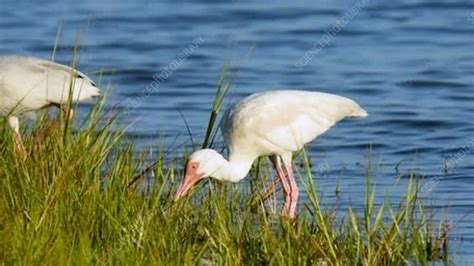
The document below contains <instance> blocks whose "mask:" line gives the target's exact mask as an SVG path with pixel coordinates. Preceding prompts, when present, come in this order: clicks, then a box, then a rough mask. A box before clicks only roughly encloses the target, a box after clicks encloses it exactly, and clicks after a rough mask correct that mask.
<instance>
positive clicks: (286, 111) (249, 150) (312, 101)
mask: <svg viewBox="0 0 474 266" xmlns="http://www.w3.org/2000/svg"><path fill="white" fill-rule="evenodd" d="M364 116H367V112H366V111H365V110H364V109H362V108H361V107H360V106H359V105H358V104H357V103H356V102H354V101H353V100H351V99H348V98H345V97H342V96H338V95H334V94H329V93H321V92H310V91H296V90H277V91H267V92H262V93H257V94H253V95H250V96H248V97H246V98H244V99H243V100H241V101H239V102H237V103H235V104H234V105H233V106H231V107H230V108H229V109H228V110H227V111H226V112H225V114H224V116H223V118H222V119H223V120H222V128H221V129H222V135H223V136H224V140H225V142H226V143H227V145H228V146H229V160H226V159H225V158H224V157H223V156H222V155H221V154H219V153H218V152H217V151H215V150H212V149H202V150H198V151H196V152H194V153H193V154H192V155H191V157H190V159H189V161H188V163H187V165H186V174H185V177H184V180H183V181H182V183H181V184H180V186H179V188H178V190H177V192H176V196H175V199H176V200H177V199H179V198H180V197H182V196H183V195H185V194H186V193H187V192H188V191H189V190H190V189H191V188H192V187H193V186H194V185H195V184H196V183H198V182H199V181H200V180H202V179H204V178H206V177H213V178H215V179H219V180H224V181H231V182H238V181H240V180H242V179H243V178H244V177H245V176H246V175H247V173H248V172H249V170H250V168H251V166H252V163H253V161H254V160H255V159H257V158H258V157H259V156H264V155H265V156H269V158H270V160H271V162H272V163H273V166H274V167H275V169H276V171H277V174H278V177H279V178H280V181H281V184H282V185H283V190H284V195H285V205H284V207H283V210H282V215H283V216H287V217H289V218H294V217H295V213H296V206H297V201H298V186H297V183H296V180H295V177H294V174H293V170H292V163H291V160H292V153H293V152H295V151H297V150H299V149H301V148H303V146H304V145H305V144H306V143H308V142H310V141H312V140H314V139H315V138H316V137H317V136H319V135H321V134H322V133H324V132H325V131H326V130H328V129H329V128H330V127H331V126H333V125H334V124H335V123H336V122H338V121H340V120H342V119H344V118H346V117H364ZM282 166H283V167H284V168H285V170H286V174H287V176H288V179H287V178H286V176H285V172H284V170H283V167H282Z"/></svg>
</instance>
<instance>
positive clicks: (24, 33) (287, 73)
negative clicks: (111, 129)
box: [0, 0, 474, 264]
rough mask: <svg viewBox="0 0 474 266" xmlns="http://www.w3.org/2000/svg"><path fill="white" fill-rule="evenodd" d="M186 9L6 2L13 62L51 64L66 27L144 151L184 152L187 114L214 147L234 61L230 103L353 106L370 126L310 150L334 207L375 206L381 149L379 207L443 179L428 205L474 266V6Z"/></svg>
mask: <svg viewBox="0 0 474 266" xmlns="http://www.w3.org/2000/svg"><path fill="white" fill-rule="evenodd" d="M175 2H176V1H173V2H171V1H167V2H165V3H155V2H154V1H146V0H145V1H92V0H86V1H80V2H77V1H72V0H65V1H61V2H55V1H44V2H41V4H40V3H39V2H38V3H35V4H32V3H30V2H28V1H11V0H0V53H1V54H23V55H31V56H38V57H44V58H50V57H51V52H52V47H53V44H54V41H55V38H56V35H57V33H58V30H59V29H60V28H61V32H62V34H61V36H60V39H59V40H60V48H59V50H58V51H57V56H56V59H57V60H58V61H60V62H63V63H68V62H69V60H70V57H71V49H70V47H72V46H74V45H75V44H77V43H78V44H80V47H81V50H80V58H79V69H81V70H83V71H86V72H92V71H96V70H98V69H100V68H105V69H106V70H107V75H105V77H104V80H103V81H102V84H106V83H108V82H111V83H112V87H113V91H112V99H111V103H110V108H115V109H117V110H120V112H121V113H122V115H121V117H120V119H121V122H123V123H124V124H130V123H133V125H134V126H133V127H132V128H131V129H130V130H129V134H130V136H131V137H134V138H136V139H137V141H138V143H139V145H138V150H140V149H144V148H145V147H150V146H153V147H156V146H158V145H160V143H161V140H162V138H164V140H165V143H166V145H168V147H173V148H175V149H176V150H179V149H180V148H182V147H180V146H179V145H178V144H181V143H185V142H186V141H188V140H189V138H188V136H187V135H188V134H187V131H186V128H185V126H184V122H183V119H182V117H181V114H180V112H181V113H182V115H183V116H184V117H185V118H186V121H187V123H188V124H189V127H190V129H191V131H192V133H193V135H194V136H195V140H197V141H199V140H200V138H202V135H203V133H204V129H205V127H206V125H207V118H208V111H209V108H210V106H211V102H212V98H213V94H214V92H215V88H216V84H217V80H218V78H219V73H220V69H221V67H222V65H223V63H224V61H225V59H226V58H228V59H230V62H231V64H232V65H233V66H240V73H239V76H238V79H237V83H236V87H235V89H234V90H233V93H232V96H231V99H230V101H229V102H232V101H235V100H237V99H239V98H241V97H244V96H246V95H248V94H250V93H254V92H258V91H262V90H267V89H272V88H292V89H307V90H318V91H326V92H331V93H336V94H341V95H345V96H348V97H351V98H353V99H355V100H356V101H358V102H359V103H360V104H361V105H362V106H363V107H364V108H365V109H367V110H368V112H369V113H370V116H369V117H367V118H366V119H363V120H350V121H344V122H342V123H340V124H338V125H337V126H335V127H334V128H333V129H331V130H330V131H329V132H327V133H326V134H325V135H323V136H321V137H320V138H319V139H318V140H317V141H315V142H314V143H312V145H310V152H311V157H312V160H313V163H314V164H315V167H314V169H315V171H316V172H317V175H318V179H317V181H316V182H317V185H318V186H319V190H320V191H321V193H322V194H323V196H324V200H323V201H324V202H326V203H327V204H329V205H331V204H332V203H334V201H335V200H336V199H337V200H339V202H341V203H342V204H346V206H347V204H349V203H350V204H352V205H353V206H355V207H362V204H363V194H364V193H363V192H364V185H365V179H364V176H365V169H366V166H367V161H368V155H369V152H368V146H369V145H371V147H372V151H371V152H370V154H371V157H372V163H373V165H374V172H375V174H376V175H375V176H376V179H375V181H376V184H377V190H378V191H379V193H378V199H379V200H380V201H381V200H383V199H384V197H385V195H386V194H387V193H391V194H390V195H391V199H392V201H393V202H396V200H397V199H398V198H399V197H400V196H401V195H402V193H403V190H404V189H403V188H405V187H406V184H407V178H406V177H407V175H409V174H410V173H412V172H413V171H415V172H416V173H417V174H418V175H420V176H424V177H425V178H427V179H428V180H432V182H431V183H429V184H430V185H429V186H427V187H425V190H424V192H423V197H424V198H426V199H428V201H429V202H430V203H432V204H433V205H434V207H435V208H434V209H435V210H436V211H437V212H438V214H440V215H438V216H440V217H441V216H445V217H447V218H448V219H449V220H450V221H451V222H452V225H453V233H452V235H451V240H452V241H451V244H452V248H453V249H452V251H453V252H454V253H455V259H454V261H456V262H458V263H459V264H468V262H474V255H473V254H471V250H472V249H473V248H474V214H472V213H471V212H472V211H474V176H473V175H474V156H473V149H474V134H473V133H474V121H473V118H474V117H473V113H474V84H473V77H474V3H473V2H472V1H393V2H392V1H376V0H372V1H365V2H363V1H326V0H323V1H320V2H319V3H310V2H309V1H308V2H303V3H285V2H283V1H268V2H261V3H259V4H254V3H247V2H240V1H234V2H232V3H228V4H218V3H207V2H206V1H199V2H195V3H186V4H182V5H177V4H176V3H175ZM351 8H352V9H351ZM351 10H352V13H351ZM338 21H340V23H339V24H337V22H338ZM336 25H338V26H336ZM335 29H337V32H336V30H335ZM193 41H194V43H193ZM180 55H181V57H180V58H177V57H179V56H180ZM183 55H184V57H183ZM305 55H306V56H305ZM160 74H163V75H164V76H166V78H165V79H162V80H161V82H160V84H158V85H156V86H155V87H154V89H153V90H152V91H150V90H147V88H150V87H149V86H150V83H151V82H153V80H154V79H153V76H154V75H158V76H159V75H160ZM93 77H94V78H95V79H98V76H93ZM155 77H157V76H155ZM150 92H151V93H150ZM83 109H84V111H86V109H87V106H84V107H83ZM175 138H176V140H175ZM185 145H189V142H187V143H185ZM444 165H446V167H444V168H447V173H446V171H445V170H444V169H443V166H444ZM337 185H339V189H340V191H341V192H340V195H339V197H338V198H337V197H336V195H335V193H334V190H335V188H336V186H337ZM303 201H304V197H303Z"/></svg>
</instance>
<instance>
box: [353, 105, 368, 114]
mask: <svg viewBox="0 0 474 266" xmlns="http://www.w3.org/2000/svg"><path fill="white" fill-rule="evenodd" d="M356 105H357V108H355V110H354V111H352V113H351V114H350V115H349V116H350V117H366V116H368V115H369V114H368V113H367V111H365V110H364V109H362V107H360V106H359V105H358V104H356Z"/></svg>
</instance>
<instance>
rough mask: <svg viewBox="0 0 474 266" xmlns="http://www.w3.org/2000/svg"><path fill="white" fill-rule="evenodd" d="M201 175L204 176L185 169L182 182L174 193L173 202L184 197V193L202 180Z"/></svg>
mask: <svg viewBox="0 0 474 266" xmlns="http://www.w3.org/2000/svg"><path fill="white" fill-rule="evenodd" d="M188 168H190V167H188ZM203 175H204V174H198V173H197V172H196V171H195V170H194V169H187V171H186V175H185V177H184V180H183V181H182V182H181V184H180V185H179V187H178V190H177V191H176V195H175V197H174V200H175V201H176V200H178V199H179V198H181V197H182V196H184V195H186V193H187V192H188V191H189V190H190V189H191V188H192V187H193V186H194V185H196V184H197V183H198V182H199V181H200V180H201V179H202V177H203Z"/></svg>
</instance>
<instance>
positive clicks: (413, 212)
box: [0, 79, 448, 265]
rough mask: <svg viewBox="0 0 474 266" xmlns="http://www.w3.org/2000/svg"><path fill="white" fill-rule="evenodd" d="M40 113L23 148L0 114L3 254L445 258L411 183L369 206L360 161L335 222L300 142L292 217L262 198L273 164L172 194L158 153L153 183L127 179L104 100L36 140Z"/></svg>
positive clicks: (119, 259) (330, 260)
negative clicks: (360, 190) (357, 203)
mask: <svg viewBox="0 0 474 266" xmlns="http://www.w3.org/2000/svg"><path fill="white" fill-rule="evenodd" d="M222 80H224V79H222ZM231 81H232V79H231ZM227 91H228V89H225V90H221V92H226V93H227ZM218 95H219V93H218ZM216 98H217V99H218V100H219V101H221V102H220V103H219V105H217V106H214V107H213V110H216V112H215V113H214V114H211V115H210V121H211V122H210V125H211V130H209V131H208V136H214V135H215V134H214V133H213V132H215V128H214V127H215V125H214V122H215V121H216V119H215V117H217V114H218V112H219V110H220V106H221V105H222V100H223V98H218V97H216ZM49 121H50V120H49V119H48V118H47V116H42V117H41V118H40V119H39V120H38V121H37V122H36V123H34V124H33V125H31V126H30V127H29V129H28V130H26V132H24V142H25V147H26V153H27V154H28V156H22V155H21V154H19V153H18V151H17V150H16V147H15V144H14V141H13V139H12V133H11V130H10V129H9V128H8V126H7V125H5V123H1V124H0V213H1V216H0V261H1V262H2V264H7V265H10V264H50V265H52V264H54V265H64V264H101V265H102V264H123V265H129V264H130V265H147V264H153V265H182V264H185V265H195V264H226V265H227V264H229V265H243V264H273V265H279V264H284V265H288V264H289V265H295V264H296V265H300V264H311V265H318V264H320V265H392V264H393V265H399V264H409V263H416V264H423V265H426V264H427V263H428V262H429V261H433V260H439V259H441V258H443V259H446V258H447V255H448V254H447V253H446V251H447V237H446V236H447V233H446V232H445V231H443V230H439V229H438V228H432V227H431V223H430V221H429V217H427V215H426V214H425V209H424V207H423V205H422V202H421V201H420V200H419V198H418V184H417V183H416V182H415V181H413V180H412V181H410V183H409V185H408V187H407V190H406V196H405V198H404V199H403V200H402V201H401V202H399V203H398V204H395V205H394V204H393V203H392V202H390V200H389V198H388V197H387V200H386V201H385V202H384V203H383V204H382V205H380V206H378V207H376V206H375V204H374V194H375V190H376V188H375V187H373V183H372V179H373V177H372V173H371V171H370V169H371V167H370V164H369V165H368V167H367V169H368V172H367V175H366V177H365V179H366V184H367V187H366V195H365V197H366V200H365V206H364V211H363V212H362V213H357V212H356V211H355V210H354V209H352V208H350V207H349V210H348V211H347V213H345V215H344V219H342V220H341V219H338V218H336V215H335V213H334V211H333V210H332V208H330V207H331V206H321V204H320V202H319V197H318V194H317V190H316V188H315V186H316V184H315V182H314V177H313V176H312V172H311V169H310V168H311V167H310V161H309V159H308V158H307V157H306V154H305V153H304V152H302V153H301V156H302V159H303V161H304V162H305V163H304V167H303V168H300V171H299V176H300V181H302V182H303V183H304V184H305V185H306V193H307V198H308V200H307V202H306V204H305V206H303V207H302V208H301V211H300V213H299V217H298V219H297V220H288V219H285V218H280V217H279V215H276V214H273V213H272V212H271V211H269V207H268V206H267V205H266V204H265V203H264V200H263V199H262V198H261V197H260V192H261V191H262V190H263V187H264V184H265V181H266V180H267V179H268V177H269V176H270V174H271V173H270V172H269V171H268V167H264V166H265V165H264V163H263V161H258V162H256V163H255V167H254V168H253V170H252V172H251V173H250V177H249V181H248V183H246V184H242V185H234V184H224V183H220V182H215V181H208V182H207V183H204V184H203V185H200V186H199V187H198V188H197V189H196V191H195V192H196V193H194V196H192V197H186V198H184V199H183V200H180V201H177V202H174V201H173V199H172V195H173V192H174V191H175V190H176V185H177V183H178V181H179V180H178V179H180V178H181V177H180V175H179V172H180V171H179V169H181V168H182V165H183V163H184V161H183V162H177V163H170V164H166V163H164V162H165V161H166V160H164V153H163V152H162V151H159V152H158V159H157V163H156V164H155V166H154V168H155V169H154V170H155V178H154V179H153V182H149V181H147V180H146V179H139V180H136V179H135V178H134V177H135V176H136V175H137V173H139V172H140V170H141V169H142V166H143V163H144V162H143V160H140V159H137V158H136V155H135V153H134V145H133V141H132V140H129V139H127V137H126V135H125V131H124V130H118V129H117V128H118V126H117V123H116V121H115V119H114V115H110V114H107V113H106V112H105V111H104V101H99V102H97V103H96V104H95V105H94V107H93V108H92V110H91V111H90V113H89V114H88V115H87V116H86V117H85V118H84V120H83V121H75V122H74V123H63V126H62V127H59V128H56V129H55V130H52V131H51V132H50V134H49V136H48V137H47V138H46V140H45V142H44V143H43V144H42V145H41V147H39V148H34V147H35V145H34V137H35V135H36V134H39V132H41V130H43V129H44V128H45V127H47V125H48V123H50V122H49ZM24 131H25V130H24ZM211 143H212V139H211V138H209V139H208V141H207V142H206V146H207V145H208V144H211ZM140 158H144V156H143V157H140ZM361 178H364V177H361ZM132 180H136V183H134V185H132V186H129V185H130V182H131V181H132Z"/></svg>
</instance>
